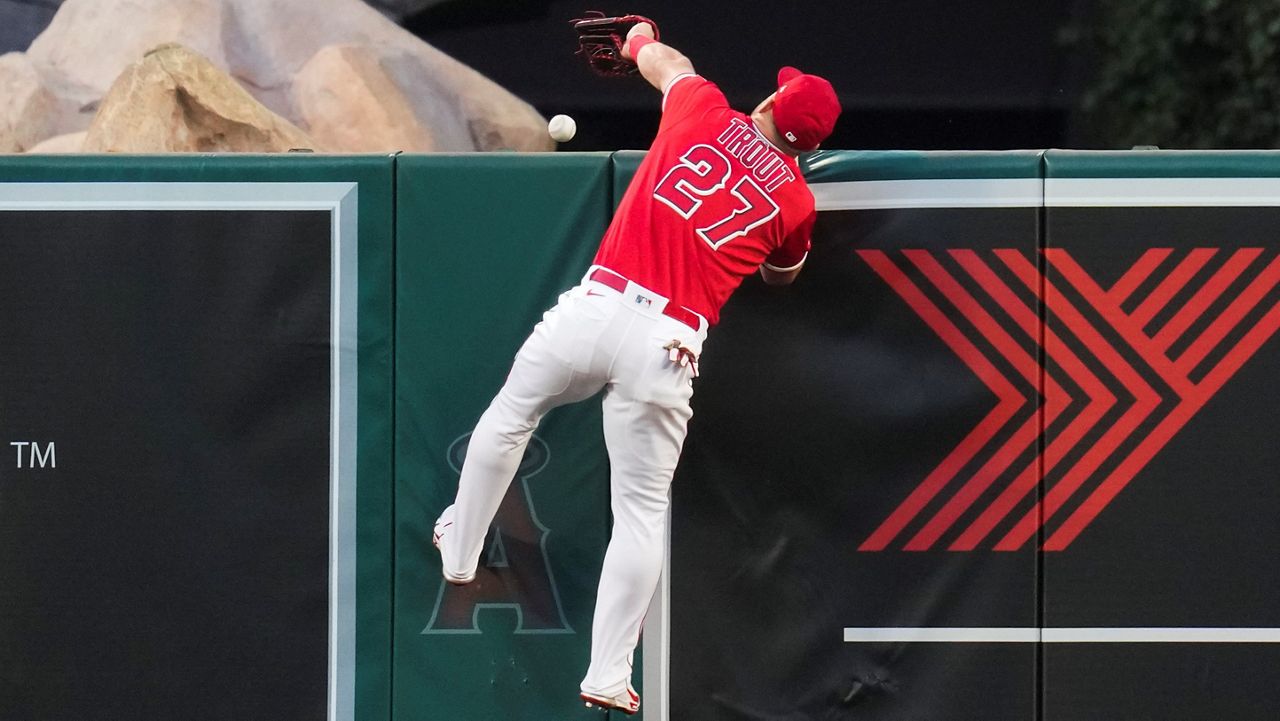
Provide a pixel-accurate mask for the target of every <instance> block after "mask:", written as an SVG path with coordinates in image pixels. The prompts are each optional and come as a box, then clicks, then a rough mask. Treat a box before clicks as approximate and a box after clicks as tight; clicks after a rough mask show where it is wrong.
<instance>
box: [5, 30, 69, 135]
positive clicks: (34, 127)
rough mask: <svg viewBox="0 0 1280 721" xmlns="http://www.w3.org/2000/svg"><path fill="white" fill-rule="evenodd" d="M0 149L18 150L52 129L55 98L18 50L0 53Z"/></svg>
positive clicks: (50, 133) (55, 111)
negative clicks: (0, 103)
mask: <svg viewBox="0 0 1280 721" xmlns="http://www.w3.org/2000/svg"><path fill="white" fill-rule="evenodd" d="M0 98H3V99H4V103H5V104H4V105H3V106H0V152H2V153H20V152H22V151H24V150H27V149H28V148H30V147H32V146H34V145H35V144H36V143H39V142H40V141H41V140H43V139H45V138H47V137H49V136H50V135H52V134H53V133H54V127H55V120H54V118H55V117H56V115H57V108H58V100H57V98H55V97H54V96H53V94H52V93H51V92H49V90H48V89H47V88H45V87H44V85H43V83H42V82H41V79H40V74H39V73H38V72H37V71H36V68H35V66H34V65H32V63H31V61H30V60H28V59H27V58H26V57H24V56H23V55H22V54H21V53H6V54H5V55H3V56H0Z"/></svg>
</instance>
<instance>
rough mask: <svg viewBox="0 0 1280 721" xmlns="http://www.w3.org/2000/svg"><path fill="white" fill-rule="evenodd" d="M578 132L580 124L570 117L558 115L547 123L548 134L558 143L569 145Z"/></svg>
mask: <svg viewBox="0 0 1280 721" xmlns="http://www.w3.org/2000/svg"><path fill="white" fill-rule="evenodd" d="M576 132H578V124H577V123H575V122H573V118H571V117H569V116H568V115H557V116H555V117H554V118H552V119H551V122H549V123H547V133H548V134H549V135H550V136H551V139H552V140H554V141H556V142H557V143H567V142H569V141H570V140H572V139H573V134H574V133H576Z"/></svg>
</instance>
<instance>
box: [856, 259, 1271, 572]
mask: <svg viewBox="0 0 1280 721" xmlns="http://www.w3.org/2000/svg"><path fill="white" fill-rule="evenodd" d="M1218 252H1219V250H1218V249H1216V248H1197V249H1194V250H1191V251H1190V252H1187V253H1186V254H1185V256H1183V257H1181V258H1180V259H1179V260H1178V261H1177V263H1176V264H1174V265H1173V267H1172V268H1171V269H1169V270H1168V271H1167V272H1166V273H1165V275H1163V277H1161V276H1158V275H1155V274H1156V273H1157V271H1158V270H1159V269H1160V268H1161V267H1162V266H1164V265H1166V261H1168V260H1169V259H1170V258H1171V257H1173V256H1174V255H1175V252H1174V251H1173V250H1172V249H1168V248H1156V249H1151V250H1149V251H1147V252H1146V253H1145V254H1144V255H1143V256H1142V257H1141V258H1139V259H1138V261H1137V262H1135V263H1134V264H1133V266H1132V267H1130V268H1129V269H1128V270H1127V271H1126V272H1125V273H1124V274H1123V275H1122V276H1121V277H1120V279H1119V280H1117V281H1116V282H1115V283H1114V284H1113V285H1112V286H1111V287H1110V288H1109V289H1104V288H1103V287H1101V286H1100V285H1099V284H1098V283H1097V281H1095V280H1094V279H1093V277H1091V276H1090V275H1089V274H1088V273H1087V272H1086V271H1085V270H1084V269H1083V268H1082V267H1081V266H1080V265H1079V264H1078V263H1077V262H1076V260H1075V259H1074V258H1072V257H1071V255H1070V253H1069V252H1067V251H1066V250H1063V249H1060V248H1050V249H1046V250H1045V251H1044V259H1045V261H1046V262H1047V264H1048V272H1043V271H1042V269H1041V268H1040V267H1038V265H1037V263H1036V259H1034V258H1028V257H1027V255H1026V254H1025V253H1023V252H1022V251H1018V250H996V251H994V252H993V253H992V254H991V256H992V257H991V258H989V259H984V257H983V256H982V255H981V254H980V253H979V252H977V251H973V250H959V249H957V250H950V251H947V252H946V253H945V254H944V253H934V252H931V251H926V250H905V251H902V252H901V255H902V260H901V261H896V260H895V259H894V258H893V257H891V256H890V254H889V253H888V252H886V251H880V250H862V251H858V255H859V256H860V257H861V258H862V260H863V261H865V262H866V263H867V264H868V265H869V266H870V267H871V269H872V270H873V271H874V272H875V273H876V274H877V275H879V276H880V278H881V279H883V280H884V281H885V282H886V283H888V285H889V286H890V288H892V289H893V291H894V292H895V293H896V294H897V295H898V296H899V297H901V298H902V300H903V301H905V302H906V304H907V305H908V306H909V307H910V308H911V310H912V311H914V312H915V313H916V315H918V316H919V317H920V318H921V319H922V320H923V321H924V323H925V325H927V326H928V327H929V329H930V330H931V331H933V333H935V334H936V335H937V336H938V337H939V338H940V339H941V340H942V341H943V343H944V344H945V345H946V346H947V347H948V348H949V349H950V350H951V351H952V352H953V353H955V355H956V356H957V357H958V358H959V359H960V360H961V361H962V362H963V363H964V364H965V365H966V366H967V367H968V368H969V369H970V370H971V371H972V372H973V373H974V374H975V375H976V376H977V377H978V378H979V379H980V380H981V381H982V382H983V384H984V385H986V387H987V388H988V389H990V391H991V392H992V393H993V394H994V395H995V398H996V404H995V405H994V406H993V407H992V408H991V410H990V411H988V412H987V414H986V415H985V416H984V417H983V418H982V419H981V420H980V421H979V422H978V424H977V425H976V426H975V427H974V428H973V429H972V430H971V431H970V432H969V433H968V434H967V435H966V436H965V437H964V438H963V439H962V440H961V441H960V443H959V444H958V445H957V446H956V447H955V448H954V449H953V450H951V451H950V452H949V453H948V454H947V455H946V456H945V457H944V458H943V459H942V461H941V462H940V463H939V464H938V465H937V466H936V467H935V468H934V470H933V471H932V472H931V473H929V475H928V476H926V477H925V479H924V480H923V481H921V483H920V484H919V485H918V486H916V487H915V489H914V490H912V491H911V493H910V494H908V496H907V497H906V498H905V499H904V500H903V501H902V502H901V503H900V504H899V505H898V506H897V507H896V508H895V509H894V511H893V512H892V513H891V514H890V516H889V517H888V518H886V519H885V520H884V521H883V522H882V523H881V524H880V525H879V526H878V527H877V528H876V529H875V531H874V532H872V534H871V535H870V536H869V537H868V538H867V539H866V540H865V541H863V543H862V544H861V545H860V546H859V550H861V551H881V550H884V549H886V548H888V547H889V546H890V545H892V544H893V543H894V542H895V541H896V540H898V539H899V538H900V537H901V536H905V535H906V534H905V533H904V532H905V531H906V529H907V528H908V527H913V528H916V530H915V531H914V533H913V534H911V535H910V536H909V537H908V538H906V539H905V540H904V541H903V545H902V548H903V550H908V551H924V550H929V549H933V548H936V547H938V546H939V544H940V543H941V542H942V540H943V538H944V537H947V538H949V539H950V540H949V541H948V542H947V543H946V547H947V548H948V549H949V550H953V551H971V550H974V549H977V548H978V547H979V546H980V545H982V544H983V543H984V542H986V541H987V540H988V539H991V542H992V545H991V548H993V549H994V550H998V551H1014V550H1019V549H1022V548H1025V547H1026V546H1027V545H1028V544H1029V543H1031V542H1032V541H1033V540H1034V539H1036V538H1037V536H1038V534H1040V533H1041V532H1042V529H1043V533H1044V534H1045V541H1044V544H1043V550H1046V551H1061V550H1064V549H1066V548H1067V547H1068V546H1070V545H1071V543H1072V541H1074V540H1075V539H1076V538H1077V537H1078V536H1079V535H1080V533H1081V532H1083V531H1084V529H1085V528H1086V527H1087V526H1088V525H1089V524H1090V523H1091V522H1092V521H1093V520H1094V519H1095V518H1097V516H1098V515H1099V514H1100V513H1101V512H1102V511H1103V510H1104V509H1105V508H1106V507H1107V506H1108V505H1109V504H1110V503H1111V502H1112V501H1113V500H1114V499H1115V498H1116V496H1117V495H1118V494H1119V493H1120V492H1121V491H1122V490H1123V489H1124V488H1125V486H1127V485H1128V484H1129V483H1130V482H1131V481H1132V480H1133V479H1134V478H1135V477H1136V476H1137V475H1138V474H1139V473H1140V472H1141V471H1142V469H1143V468H1144V467H1145V466H1146V465H1147V464H1148V463H1150V462H1151V459H1152V458H1154V457H1155V456H1156V454H1157V453H1159V452H1160V450H1161V449H1162V448H1164V447H1165V446H1166V445H1167V444H1168V443H1169V442H1170V441H1171V440H1172V439H1173V437H1174V436H1175V435H1177V433H1178V432H1179V431H1180V430H1181V429H1182V428H1183V427H1184V426H1185V425H1186V424H1187V422H1188V421H1190V420H1191V418H1192V417H1194V416H1195V414H1196V413H1197V412H1199V411H1200V409H1202V408H1203V407H1204V406H1205V405H1206V404H1207V403H1208V402H1209V400H1210V399H1211V398H1212V397H1213V396H1214V395H1215V394H1216V393H1217V392H1218V391H1219V390H1221V388H1222V387H1223V386H1224V385H1225V384H1226V383H1227V381H1229V380H1230V379H1231V377H1232V376H1233V375H1234V374H1235V373H1236V372H1237V371H1238V370H1239V369H1240V368H1241V367H1242V366H1243V365H1244V363H1245V362H1246V361H1248V359H1249V358H1250V357H1252V356H1253V355H1254V353H1256V352H1257V351H1258V349H1259V348H1261V347H1262V346H1263V344H1265V343H1266V342H1267V341H1268V340H1269V339H1270V338H1271V336H1272V335H1274V334H1275V332H1276V331H1277V329H1280V301H1276V302H1275V303H1274V305H1272V306H1271V307H1270V308H1269V309H1268V310H1267V311H1266V312H1265V313H1263V314H1262V315H1261V317H1258V316H1257V313H1256V312H1255V311H1256V310H1257V309H1259V308H1262V307H1264V306H1263V303H1264V301H1266V300H1267V296H1268V295H1269V294H1270V293H1271V291H1272V290H1273V289H1275V288H1276V286H1277V284H1280V256H1277V257H1275V258H1273V259H1272V260H1271V261H1270V262H1269V263H1268V264H1266V265H1265V266H1263V267H1262V268H1261V269H1260V270H1258V269H1257V266H1258V264H1257V261H1258V260H1259V258H1260V257H1261V256H1262V254H1263V251H1262V250H1261V249H1259V248H1242V249H1239V250H1236V251H1234V252H1232V253H1230V255H1229V256H1228V257H1226V259H1225V261H1224V262H1222V263H1220V264H1219V265H1218V266H1217V267H1216V269H1215V270H1214V271H1213V272H1212V273H1210V274H1208V277H1207V279H1205V280H1203V282H1202V283H1201V284H1200V285H1199V287H1198V288H1195V286H1194V285H1193V283H1194V282H1195V281H1196V278H1197V276H1201V275H1202V273H1201V271H1203V270H1205V269H1206V268H1207V267H1209V266H1210V265H1211V264H1212V262H1213V260H1214V259H1215V257H1216V256H1217V255H1218ZM944 261H945V262H944ZM1250 269H1254V271H1253V272H1254V275H1253V276H1252V277H1251V278H1248V273H1249V272H1250ZM1002 276H1003V277H1002ZM913 277H914V278H916V279H918V280H914V279H913ZM1006 278H1008V279H1009V280H1006ZM1156 278H1159V282H1158V283H1155V287H1154V288H1153V289H1152V290H1151V291H1150V292H1149V293H1148V294H1147V295H1146V296H1145V297H1143V298H1141V300H1140V301H1139V302H1138V303H1137V304H1136V306H1133V309H1132V310H1130V311H1126V310H1125V309H1124V306H1126V305H1132V303H1131V302H1130V301H1131V300H1136V298H1134V295H1135V293H1137V291H1138V290H1139V289H1140V288H1142V287H1143V286H1144V284H1145V285H1150V283H1149V282H1148V281H1151V280H1154V279H1156ZM962 279H963V280H964V282H962ZM1242 279H1243V280H1242ZM1237 281H1240V282H1242V283H1244V287H1243V289H1242V290H1241V291H1239V294H1238V295H1236V296H1235V297H1234V298H1233V299H1232V300H1231V301H1230V302H1229V303H1226V304H1225V307H1223V309H1222V310H1221V311H1220V312H1219V313H1218V314H1217V316H1216V317H1213V318H1212V319H1210V320H1209V322H1208V323H1207V324H1206V323H1205V322H1203V318H1204V316H1205V314H1206V313H1207V312H1208V311H1209V310H1210V309H1211V308H1213V307H1215V305H1217V306H1222V305H1223V303H1222V302H1221V300H1222V299H1223V298H1224V294H1225V293H1226V292H1227V291H1228V290H1229V289H1230V288H1231V287H1232V286H1233V285H1235V284H1236V283H1237ZM971 288H977V289H981V291H982V293H983V294H985V295H983V296H981V297H980V296H979V295H977V294H975V293H973V292H972V291H971V290H970V289H971ZM1191 288H1195V289H1194V292H1192V293H1191V294H1190V296H1189V298H1187V300H1186V301H1185V302H1184V303H1183V304H1182V305H1181V306H1180V307H1177V308H1176V309H1175V308H1170V303H1171V302H1173V301H1174V299H1175V298H1178V297H1180V296H1185V295H1187V294H1186V293H1183V291H1184V290H1188V289H1191ZM926 290H927V291H928V292H926ZM939 300H941V301H945V302H944V303H940V302H938V301H939ZM944 308H946V310H944ZM1169 311H1172V313H1170V312H1169ZM1163 318H1167V319H1166V320H1163V321H1161V320H1160V319H1163ZM1247 323H1251V324H1247ZM1242 324H1247V325H1242ZM1153 325H1158V326H1159V327H1158V328H1157V329H1155V331H1154V333H1149V332H1148V331H1149V329H1150V328H1151V327H1152V326H1153ZM1193 329H1194V330H1195V331H1196V332H1195V333H1194V334H1192V335H1194V337H1191V336H1189V335H1188V334H1189V333H1191V332H1192V331H1193ZM979 339H980V340H981V342H980V343H978V342H975V340H979ZM1229 339H1230V340H1231V341H1233V342H1231V343H1228V340H1229ZM1117 341H1119V342H1117ZM1038 358H1043V360H1044V362H1041V360H1039V359H1038ZM1135 361H1136V362H1135ZM1206 361H1208V362H1206ZM1206 366H1207V367H1206ZM1002 368H1003V369H1004V370H1002ZM1068 389H1075V390H1068ZM1113 410H1115V411H1116V412H1117V413H1118V416H1116V417H1113V414H1112V411H1113ZM1060 420H1061V421H1063V422H1064V423H1065V425H1063V426H1062V427H1061V428H1059V427H1058V426H1059V424H1058V421H1060ZM1104 421H1105V423H1104ZM1050 428H1052V429H1053V431H1052V432H1051V433H1049V432H1047V430H1048V429H1050ZM997 438H1000V439H1001V440H1000V442H998V443H997V442H996V439H997ZM1037 443H1039V445H1037ZM1033 450H1038V452H1037V453H1035V455H1034V458H1032V459H1031V460H1030V461H1024V462H1023V465H1021V466H1018V465H1017V463H1018V460H1019V459H1020V458H1025V457H1026V456H1027V455H1028V453H1029V452H1031V451H1033ZM993 487H995V490H992V489H993ZM1038 487H1043V494H1042V495H1043V497H1042V498H1039V499H1034V498H1032V496H1033V493H1034V491H1035V490H1036V489H1037V488H1038ZM1082 495H1083V500H1080V498H1081V496H1082ZM992 496H994V500H990V501H988V502H986V505H985V506H983V507H977V504H978V503H979V501H980V500H981V499H983V498H984V497H985V498H991V497H992ZM1029 498H1031V499H1032V501H1033V502H1032V503H1031V506H1030V508H1029V509H1027V510H1025V511H1024V512H1023V513H1022V515H1020V516H1017V515H1016V514H1017V512H1018V510H1019V508H1021V507H1025V506H1026V505H1027V503H1028V499H1029ZM1073 503H1074V504H1075V505H1074V507H1073V508H1072V504H1073ZM931 506H936V507H937V509H936V510H934V511H932V515H928V514H925V513H924V511H925V509H926V508H927V507H931ZM1067 508H1071V510H1070V511H1064V509H1067ZM926 515H927V517H922V516H926Z"/></svg>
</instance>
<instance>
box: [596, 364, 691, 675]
mask: <svg viewBox="0 0 1280 721" xmlns="http://www.w3.org/2000/svg"><path fill="white" fill-rule="evenodd" d="M651 345H652V346H653V347H652V349H648V348H647V347H646V349H645V365H646V366H648V367H647V368H646V369H645V372H643V373H641V374H640V376H641V378H643V381H642V382H643V385H641V386H640V387H639V388H637V387H635V386H631V387H628V385H629V384H619V385H616V386H614V387H613V388H611V389H610V391H609V393H608V394H607V395H606V396H605V400H604V433H605V443H606V445H607V446H608V450H609V463H610V467H611V478H610V490H611V493H612V497H611V501H610V505H611V509H612V511H613V535H612V537H611V538H610V540H609V547H608V549H607V551H606V552H605V560H604V567H603V569H602V571H601V575H600V588H599V591H598V593H597V598H596V609H595V617H594V619H593V621H592V631H591V633H592V636H591V665H590V667H589V668H588V670H587V675H586V678H584V679H583V682H582V689H583V691H584V693H586V692H593V693H612V694H614V695H615V696H617V695H618V694H619V692H620V691H624V690H625V688H626V686H625V684H626V683H627V682H628V681H629V680H630V678H631V675H632V667H631V664H632V655H633V653H634V651H635V647H636V645H637V643H638V642H639V639H640V626H641V623H642V622H643V620H644V615H645V612H646V611H647V610H648V607H649V603H650V601H651V600H652V598H653V593H654V591H655V590H656V588H657V585H658V579H659V576H660V575H661V573H662V564H663V558H664V556H665V543H666V526H667V507H668V505H669V497H670V496H669V492H670V488H671V477H672V475H673V474H674V473H675V469H676V464H677V462H678V461H679V458H680V449H681V447H682V446H683V444H684V438H685V432H686V427H687V425H688V421H689V418H690V416H692V411H691V410H690V409H689V403H688V401H689V397H690V396H691V395H692V389H691V388H690V387H689V382H688V379H689V375H688V373H689V372H688V370H687V369H683V368H679V367H678V366H674V365H672V364H669V363H667V362H666V360H665V352H664V351H662V349H661V345H660V344H658V343H653V344H651ZM655 376H659V377H656V378H655ZM637 382H641V381H637ZM655 383H656V387H657V388H658V389H659V390H658V392H656V393H655V392H654V389H655V385H654V384H655ZM637 390H639V392H638V393H637V392H636V391H637Z"/></svg>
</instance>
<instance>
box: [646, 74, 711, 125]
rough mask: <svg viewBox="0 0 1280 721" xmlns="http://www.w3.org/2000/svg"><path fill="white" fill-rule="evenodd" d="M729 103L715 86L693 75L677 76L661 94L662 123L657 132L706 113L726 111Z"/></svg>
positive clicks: (699, 76)
mask: <svg viewBox="0 0 1280 721" xmlns="http://www.w3.org/2000/svg"><path fill="white" fill-rule="evenodd" d="M728 108H729V101H728V100H726V99H725V97H724V93H722V92H720V88H718V87H716V84H715V83H713V82H711V81H710V80H707V79H706V78H704V77H702V76H701V75H695V74H693V73H685V74H683V75H677V76H675V77H674V78H672V79H671V82H669V83H668V84H667V87H666V88H665V89H664V90H663V93H662V122H661V123H660V124H659V126H658V130H659V132H661V131H662V130H665V129H666V128H669V127H671V126H673V125H676V124H678V123H680V122H681V121H683V120H687V119H690V118H699V117H702V116H703V115H705V114H706V113H708V112H712V111H717V110H726V109H728Z"/></svg>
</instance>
